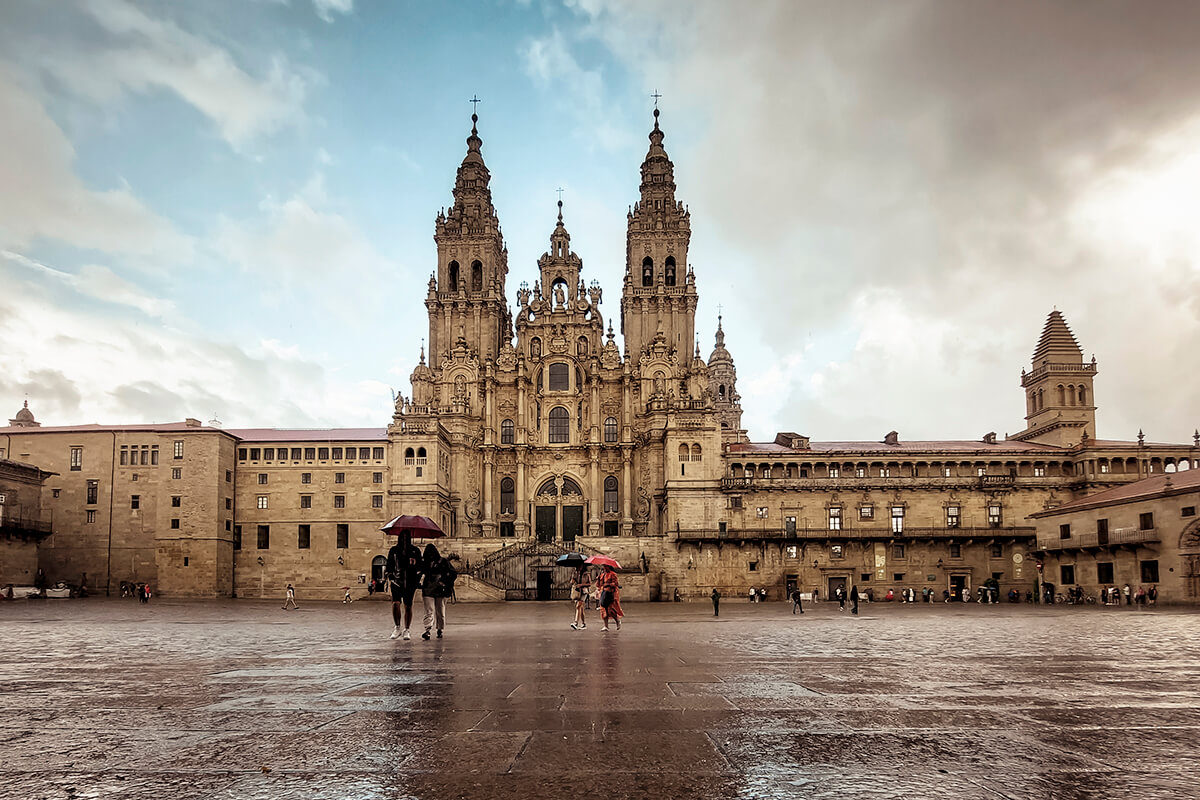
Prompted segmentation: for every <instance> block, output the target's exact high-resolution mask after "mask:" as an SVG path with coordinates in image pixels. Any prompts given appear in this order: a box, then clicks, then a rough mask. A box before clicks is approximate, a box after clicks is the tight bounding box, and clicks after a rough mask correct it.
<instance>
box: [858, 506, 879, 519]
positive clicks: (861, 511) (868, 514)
mask: <svg viewBox="0 0 1200 800" xmlns="http://www.w3.org/2000/svg"><path fill="white" fill-rule="evenodd" d="M858 518H859V519H875V506H859V507H858Z"/></svg>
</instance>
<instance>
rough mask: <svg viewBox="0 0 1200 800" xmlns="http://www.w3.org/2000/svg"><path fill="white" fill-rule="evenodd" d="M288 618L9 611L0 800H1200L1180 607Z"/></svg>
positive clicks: (93, 604)
mask: <svg viewBox="0 0 1200 800" xmlns="http://www.w3.org/2000/svg"><path fill="white" fill-rule="evenodd" d="M279 606H280V604H279V603H264V602H246V601H228V602H204V603H185V602H181V601H158V600H155V601H153V602H152V603H151V604H149V605H139V604H137V603H136V602H133V601H131V600H116V599H103V598H89V599H86V600H51V601H40V602H39V601H20V602H10V603H4V604H2V605H0V645H2V647H0V689H2V691H0V719H2V720H3V722H2V724H0V728H2V730H3V736H4V750H3V753H4V757H3V759H0V798H21V799H22V800H24V799H25V798H109V797H136V798H146V799H152V798H180V799H183V798H204V799H205V800H218V799H221V798H260V797H261V798H291V797H295V798H362V799H363V800H368V799H371V798H397V799H399V798H566V797H570V796H577V797H602V798H626V797H628V798H635V797H636V798H689V800H709V799H710V798H860V797H861V798H885V797H886V798H892V797H895V798H918V797H920V798H924V797H929V798H956V800H964V798H1026V797H1037V798H1042V797H1044V798H1074V797H1081V798H1082V797H1151V796H1153V797H1197V796H1200V782H1198V781H1197V779H1196V777H1195V775H1196V770H1197V767H1200V680H1198V678H1200V627H1198V625H1197V622H1198V621H1200V617H1198V616H1197V615H1196V614H1195V613H1192V612H1188V611H1175V610H1170V609H1149V610H1146V611H1141V612H1139V611H1137V610H1135V609H1128V608H1105V607H1103V606H1100V607H1096V606H1088V607H1054V608H1041V607H1034V606H1026V605H1023V604H1022V605H1018V606H1008V605H1001V606H979V605H954V606H945V605H941V604H937V605H916V606H902V605H898V604H894V603H890V604H876V605H869V606H864V607H863V609H862V613H861V614H860V615H859V616H858V617H853V616H851V615H850V613H849V610H847V611H846V612H844V613H843V612H839V610H838V608H837V605H836V604H834V603H822V604H820V605H818V606H808V607H807V608H806V612H807V613H806V614H804V616H794V615H792V614H791V613H790V606H789V605H787V604H785V603H778V602H774V603H766V604H761V605H750V604H748V603H746V602H745V601H744V600H742V601H740V602H725V603H723V604H722V609H721V616H720V618H719V619H713V617H712V607H711V605H708V604H701V603H679V604H648V605H640V604H633V605H631V606H629V607H628V608H627V613H628V617H627V621H626V624H625V625H624V628H623V629H622V630H621V631H620V632H615V631H613V632H609V633H601V632H600V630H599V624H598V620H596V619H595V618H594V615H593V617H592V619H591V621H590V624H589V626H588V628H587V630H586V631H580V632H575V631H572V630H570V629H569V627H568V623H569V622H570V616H571V611H570V609H569V608H568V604H566V603H559V604H553V605H549V604H546V605H543V604H532V603H526V604H507V605H467V604H458V605H452V606H450V608H449V613H448V617H449V622H448V627H447V629H446V638H445V639H442V640H437V639H434V640H433V641H428V642H426V641H422V640H421V639H420V638H419V636H414V638H413V640H412V641H403V640H391V639H389V638H388V634H389V633H390V631H391V623H390V620H389V607H388V605H387V604H385V603H383V602H379V601H360V602H356V603H353V604H350V605H343V604H340V603H337V604H332V603H320V604H309V603H305V602H304V600H303V597H301V598H300V608H299V609H298V610H295V611H283V610H281V609H280V607H279ZM418 633H419V629H418Z"/></svg>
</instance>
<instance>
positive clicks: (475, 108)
mask: <svg viewBox="0 0 1200 800" xmlns="http://www.w3.org/2000/svg"><path fill="white" fill-rule="evenodd" d="M469 102H470V103H471V113H472V114H478V113H479V104H480V103H482V102H483V101H482V100H480V99H479V95H477V94H476V95H472V96H471V99H470V101H469Z"/></svg>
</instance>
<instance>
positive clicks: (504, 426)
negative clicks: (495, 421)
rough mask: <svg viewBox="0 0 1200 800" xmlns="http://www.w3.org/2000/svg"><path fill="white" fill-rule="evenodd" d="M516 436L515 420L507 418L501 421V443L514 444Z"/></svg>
mask: <svg viewBox="0 0 1200 800" xmlns="http://www.w3.org/2000/svg"><path fill="white" fill-rule="evenodd" d="M515 441H516V436H515V435H514V434H513V421H512V420H511V419H506V420H504V421H503V422H501V423H500V444H513V443H514V442H515Z"/></svg>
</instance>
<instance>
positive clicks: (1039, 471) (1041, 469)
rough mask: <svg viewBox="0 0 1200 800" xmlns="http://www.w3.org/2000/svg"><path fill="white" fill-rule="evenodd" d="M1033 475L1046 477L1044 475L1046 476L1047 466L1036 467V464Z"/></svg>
mask: <svg viewBox="0 0 1200 800" xmlns="http://www.w3.org/2000/svg"><path fill="white" fill-rule="evenodd" d="M1033 477H1035V478H1044V477H1046V468H1045V467H1036V466H1035V467H1034V468H1033Z"/></svg>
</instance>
